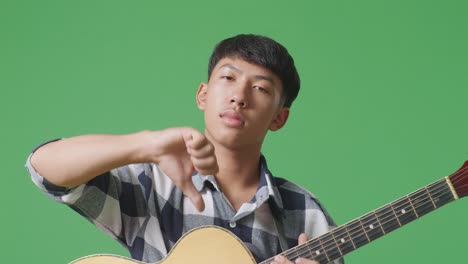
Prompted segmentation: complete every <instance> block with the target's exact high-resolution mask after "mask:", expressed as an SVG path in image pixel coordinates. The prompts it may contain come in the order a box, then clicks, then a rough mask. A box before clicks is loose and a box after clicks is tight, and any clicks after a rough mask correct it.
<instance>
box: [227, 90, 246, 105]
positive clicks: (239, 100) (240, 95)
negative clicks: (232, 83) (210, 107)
mask: <svg viewBox="0 0 468 264" xmlns="http://www.w3.org/2000/svg"><path fill="white" fill-rule="evenodd" d="M247 90H248V89H247V86H246V85H239V86H238V87H236V88H234V89H233V91H232V93H231V95H230V98H229V103H230V104H231V105H236V106H239V107H240V108H245V107H247V101H248V100H247Z"/></svg>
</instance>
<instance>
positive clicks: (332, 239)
mask: <svg viewBox="0 0 468 264" xmlns="http://www.w3.org/2000/svg"><path fill="white" fill-rule="evenodd" d="M446 194H447V193H445V194H443V195H446ZM440 197H443V196H439V198H440ZM429 199H430V198H429ZM429 199H428V198H426V201H424V203H419V204H418V205H417V208H420V207H423V206H426V205H428V204H431V207H433V205H432V201H429ZM406 205H408V204H406ZM403 206H404V205H403ZM400 208H401V206H400ZM407 208H408V209H409V210H411V209H410V208H409V206H407ZM372 213H375V211H373V212H371V213H369V214H367V215H366V216H368V215H371V214H372ZM392 214H393V213H390V215H392ZM393 215H394V214H393ZM387 216H388V215H387ZM391 218H392V219H391V220H390V221H385V220H386V219H388V217H386V218H382V216H381V217H380V219H379V218H378V217H377V215H375V216H374V217H372V219H370V221H368V222H365V223H366V224H368V223H373V224H375V227H374V228H376V229H377V230H379V231H378V232H379V233H380V234H381V235H379V237H380V236H382V235H384V234H385V231H384V229H383V227H384V226H385V225H386V224H388V223H390V222H391V221H393V223H392V224H391V225H390V226H391V227H394V226H398V227H399V226H402V225H400V224H399V223H398V222H397V220H396V219H397V218H396V217H394V216H392V217H391ZM400 218H401V216H400ZM406 218H407V217H406ZM417 218H418V217H416V215H414V219H413V220H415V219H417ZM358 220H361V219H358ZM373 220H374V221H373ZM355 223H358V222H355ZM366 224H362V221H361V225H359V224H358V226H357V227H356V228H353V229H348V232H346V231H345V230H346V227H347V226H342V227H339V229H336V230H334V231H332V232H331V233H329V234H328V236H329V237H328V238H329V239H328V240H325V241H323V240H320V239H319V240H318V242H319V244H318V245H316V246H315V247H313V248H310V245H311V244H312V243H310V242H309V243H308V244H303V246H302V247H297V248H295V249H294V250H292V251H291V252H290V253H288V254H289V256H287V257H288V258H290V259H294V258H297V257H299V256H303V255H305V256H307V255H310V256H314V254H313V253H312V252H314V253H315V252H316V251H317V250H318V251H319V252H320V251H322V250H323V251H325V252H330V251H331V250H333V249H336V250H338V251H337V253H338V252H339V253H341V250H339V249H338V248H340V249H345V248H346V247H340V245H338V242H337V240H338V241H340V238H346V237H348V238H350V239H351V237H353V236H354V235H355V234H362V236H361V237H362V238H363V239H364V240H365V242H366V244H367V243H368V242H370V241H372V240H373V239H372V240H370V241H369V240H368V239H367V237H365V236H364V232H365V233H366V235H367V234H368V233H370V231H365V229H367V228H366V227H364V226H365V225H366ZM386 227H389V226H388V225H387V226H386ZM357 229H359V230H358V232H353V231H354V230H357ZM394 229H395V228H394ZM394 229H392V230H394ZM361 230H362V231H364V232H362V231H361ZM392 230H390V231H392ZM337 231H344V232H343V234H342V235H343V236H340V235H335V233H336V232H337ZM350 231H351V232H350ZM347 233H349V235H348V234H347ZM387 233H388V232H387ZM351 241H353V240H352V239H351ZM315 242H316V241H314V243H315ZM330 243H331V244H330ZM347 243H348V244H347V247H352V248H353V249H354V248H355V245H354V244H349V241H348V242H347ZM341 245H343V243H342V244H341ZM305 253H307V254H305ZM315 255H316V256H317V254H315ZM340 255H343V254H340Z"/></svg>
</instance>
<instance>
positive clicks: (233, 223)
mask: <svg viewBox="0 0 468 264" xmlns="http://www.w3.org/2000/svg"><path fill="white" fill-rule="evenodd" d="M229 226H230V227H231V228H234V227H236V226H237V224H236V222H234V221H231V222H229Z"/></svg>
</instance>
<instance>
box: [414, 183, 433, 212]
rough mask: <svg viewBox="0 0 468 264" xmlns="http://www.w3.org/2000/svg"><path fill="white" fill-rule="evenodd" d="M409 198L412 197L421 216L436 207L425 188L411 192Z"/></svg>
mask: <svg viewBox="0 0 468 264" xmlns="http://www.w3.org/2000/svg"><path fill="white" fill-rule="evenodd" d="M409 198H410V199H412V202H413V205H414V207H415V209H416V211H417V213H418V216H419V217H421V216H423V215H425V214H427V213H429V212H431V211H432V210H434V209H435V207H434V206H433V205H432V202H431V201H430V197H429V194H428V193H427V192H426V189H425V188H422V189H419V190H418V191H416V192H414V193H412V194H410V196H409Z"/></svg>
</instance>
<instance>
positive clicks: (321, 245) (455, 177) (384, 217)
mask: <svg viewBox="0 0 468 264" xmlns="http://www.w3.org/2000/svg"><path fill="white" fill-rule="evenodd" d="M466 172H468V170H467V168H464V169H461V170H460V171H457V172H455V173H454V174H452V175H451V176H450V177H451V178H452V179H453V180H452V182H453V183H458V182H459V180H461V179H463V177H465V176H466V174H467V173H466ZM444 181H445V178H443V179H441V180H438V181H436V182H434V183H432V184H430V185H428V186H426V188H430V187H433V186H435V185H439V186H437V187H436V188H434V189H433V190H432V193H433V194H432V195H431V196H432V197H433V198H434V197H436V195H439V194H440V192H443V191H445V192H446V193H442V195H439V196H437V198H438V199H444V198H443V197H444V195H445V196H446V195H447V194H452V193H451V190H450V189H449V188H448V186H447V185H441V183H443V182H444ZM435 191H436V192H435ZM417 192H421V194H418V195H417V196H415V197H414V198H412V199H413V200H416V199H420V198H421V197H422V196H426V197H427V198H424V199H425V200H419V201H416V202H414V204H413V206H411V201H410V202H407V203H402V204H400V205H399V206H398V207H396V208H398V209H397V210H395V208H393V209H394V210H395V211H399V210H400V209H401V208H403V209H407V208H409V210H410V211H415V218H414V219H413V220H415V219H417V218H418V217H417V216H416V215H417V212H416V210H415V209H416V208H419V209H420V208H422V207H423V206H427V205H428V204H431V203H433V199H432V198H431V197H429V195H428V193H426V192H425V188H424V187H423V188H420V189H418V190H416V191H415V192H413V193H411V194H408V195H406V196H404V197H402V198H400V199H398V200H396V201H394V202H391V203H389V204H387V205H386V206H383V207H382V208H385V207H388V205H390V206H392V204H396V203H398V202H401V201H402V200H403V199H408V197H409V196H411V195H413V194H416V193H417ZM446 198H447V197H445V199H446ZM449 198H453V197H452V196H450V197H449ZM433 206H434V205H433V204H432V205H431V207H433ZM411 207H415V209H414V210H413V209H412V208H411ZM434 209H435V208H434ZM377 210H379V209H376V210H374V211H372V212H370V213H368V214H366V215H365V216H368V215H371V214H372V213H374V215H375V212H376V211H377ZM432 210H433V209H432ZM392 215H395V213H393V210H389V213H388V214H387V213H384V214H382V215H381V216H380V219H379V217H377V215H375V219H374V221H375V220H376V221H377V223H376V228H377V227H380V228H381V230H382V234H385V232H384V231H383V228H382V226H383V225H385V224H388V223H389V222H391V221H394V224H393V226H395V225H398V226H402V225H400V223H399V222H398V224H397V223H396V219H397V218H398V217H392ZM365 216H364V217H365ZM364 217H361V218H358V219H356V220H361V219H362V218H364ZM389 217H392V219H391V220H390V221H385V220H387V219H388V218H389ZM400 217H401V216H400ZM356 220H354V221H356ZM354 221H352V222H350V223H353V222H354ZM372 222H373V221H372V219H370V221H367V222H365V223H366V224H369V223H372ZM379 222H380V223H379ZM356 223H357V222H356ZM364 225H365V224H362V221H361V226H358V227H356V228H353V229H349V230H348V232H345V233H347V235H345V236H344V237H352V236H353V235H355V234H358V233H362V234H363V232H361V231H358V232H349V231H354V230H357V229H361V230H363V231H364V232H366V231H365V230H364ZM393 226H392V227H393ZM339 228H341V229H345V228H346V225H345V226H342V227H339ZM392 230H394V229H392ZM392 230H391V231H392ZM335 232H336V230H335ZM366 234H367V232H366ZM330 235H331V236H330V237H331V239H328V240H326V241H321V240H320V239H319V240H318V241H319V245H317V246H316V247H315V248H312V249H310V248H309V245H310V244H311V242H312V241H309V242H306V243H304V244H302V245H301V246H298V247H295V248H292V249H290V250H287V251H285V252H283V255H286V254H288V255H291V256H289V258H296V257H298V256H301V255H302V254H303V253H302V254H300V253H299V254H296V256H294V255H292V254H293V253H294V252H295V251H296V252H297V251H304V250H305V251H306V252H316V251H317V250H319V251H320V249H324V250H325V251H329V250H331V249H335V248H338V247H339V245H335V244H336V240H335V236H334V235H333V232H331V233H330ZM379 237H380V236H379ZM366 240H367V239H366ZM332 241H333V242H332ZM313 242H315V240H313ZM330 242H332V243H334V244H332V246H331V247H330V246H327V247H328V248H326V247H324V244H326V243H330ZM369 242H370V241H369ZM348 243H349V242H348ZM352 247H353V248H354V245H353V246H352ZM288 251H289V252H288ZM309 254H310V255H311V256H313V253H309Z"/></svg>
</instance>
